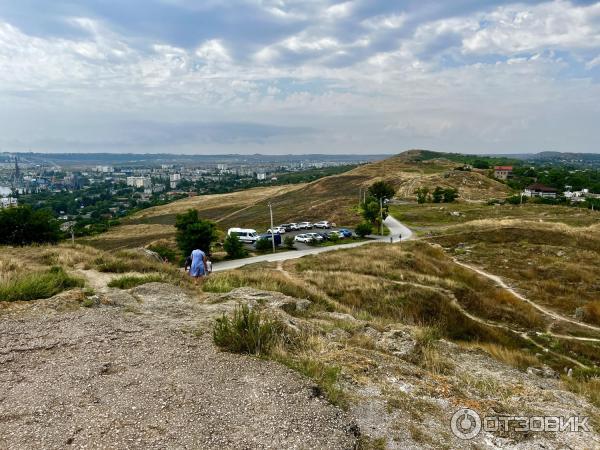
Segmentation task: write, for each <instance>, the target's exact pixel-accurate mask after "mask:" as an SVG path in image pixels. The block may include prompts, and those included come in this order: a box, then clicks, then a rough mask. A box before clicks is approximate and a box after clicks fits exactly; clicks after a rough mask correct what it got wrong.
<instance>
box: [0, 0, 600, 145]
mask: <svg viewBox="0 0 600 450" xmlns="http://www.w3.org/2000/svg"><path fill="white" fill-rule="evenodd" d="M599 82H600V2H597V1H583V0H579V1H575V0H572V1H566V0H554V1H536V0H525V1H521V2H506V1H495V0H485V1H481V0H456V1H452V2H440V1H434V0H420V1H417V0H407V1H405V2H390V1H385V0H349V1H332V0H304V1H301V0H228V1H218V0H205V1H192V0H129V1H127V0H123V1H118V2H117V1H108V2H107V1H102V0H82V1H78V2H73V1H72V0H54V1H52V2H48V1H43V0H21V1H19V2H2V3H1V4H0V152H28V151H32V152H39V153H43V152H46V153H57V152H61V153H65V152H85V153H92V152H93V153H97V152H107V153H172V154H255V153H260V154H264V155H275V154H276V155H286V154H340V155H343V154H356V155H373V154H394V153H400V152H401V151H404V150H407V149H411V148H419V149H430V150H434V151H441V152H461V153H478V154H486V153H495V154H510V153H536V152H540V151H560V152H574V153H590V152H600V145H599V144H598V143H599V142H600V127H598V120H599V118H600V83H599Z"/></svg>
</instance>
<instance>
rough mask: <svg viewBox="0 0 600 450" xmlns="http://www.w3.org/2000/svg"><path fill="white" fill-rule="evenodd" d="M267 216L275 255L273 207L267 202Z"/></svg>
mask: <svg viewBox="0 0 600 450" xmlns="http://www.w3.org/2000/svg"><path fill="white" fill-rule="evenodd" d="M269 214H270V215H271V242H272V243H273V253H275V230H274V229H273V205H272V204H271V202H269Z"/></svg>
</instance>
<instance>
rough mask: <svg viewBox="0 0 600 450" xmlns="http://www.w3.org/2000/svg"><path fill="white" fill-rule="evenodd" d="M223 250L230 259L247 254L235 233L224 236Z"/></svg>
mask: <svg viewBox="0 0 600 450" xmlns="http://www.w3.org/2000/svg"><path fill="white" fill-rule="evenodd" d="M223 250H225V251H226V252H227V256H228V257H229V258H231V259H237V258H244V257H245V256H247V255H248V252H247V251H246V249H245V248H244V244H243V243H242V241H240V238H239V237H237V236H236V235H235V234H232V235H230V236H227V237H226V238H225V241H223Z"/></svg>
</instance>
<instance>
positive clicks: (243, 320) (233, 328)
mask: <svg viewBox="0 0 600 450" xmlns="http://www.w3.org/2000/svg"><path fill="white" fill-rule="evenodd" d="M280 331H281V327H280V325H279V323H278V322H276V321H274V320H270V319H265V318H264V317H262V315H261V313H260V312H259V311H257V310H254V309H250V308H249V307H248V305H241V306H238V307H237V308H236V309H235V311H234V313H233V318H231V319H230V318H229V317H227V316H226V315H225V314H223V317H221V318H219V319H217V320H216V322H215V325H214V328H213V340H214V342H215V344H216V345H217V346H219V347H220V348H222V349H223V350H227V351H230V352H234V353H249V354H252V355H261V354H263V355H264V354H268V353H269V352H270V351H271V348H272V347H273V344H274V343H275V341H276V339H277V337H278V336H279V334H280Z"/></svg>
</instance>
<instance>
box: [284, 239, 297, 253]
mask: <svg viewBox="0 0 600 450" xmlns="http://www.w3.org/2000/svg"><path fill="white" fill-rule="evenodd" d="M283 246H284V247H285V248H287V249H288V250H295V249H296V246H295V241H294V238H293V237H292V236H286V237H285V239H284V240H283Z"/></svg>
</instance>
